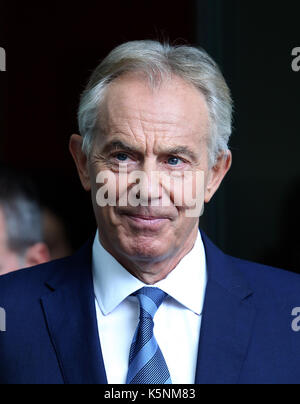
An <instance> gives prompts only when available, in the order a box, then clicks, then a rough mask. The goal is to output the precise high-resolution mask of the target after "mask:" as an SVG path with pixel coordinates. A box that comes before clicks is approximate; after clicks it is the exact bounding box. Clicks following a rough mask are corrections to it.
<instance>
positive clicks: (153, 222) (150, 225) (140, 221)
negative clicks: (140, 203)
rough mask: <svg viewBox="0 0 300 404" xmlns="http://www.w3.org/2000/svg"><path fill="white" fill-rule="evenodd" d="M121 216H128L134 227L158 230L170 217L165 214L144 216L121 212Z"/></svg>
mask: <svg viewBox="0 0 300 404" xmlns="http://www.w3.org/2000/svg"><path fill="white" fill-rule="evenodd" d="M122 216H125V217H126V218H128V219H129V221H130V223H131V224H132V225H133V226H134V227H136V228H139V229H145V230H146V229H150V230H159V229H160V228H161V227H162V226H163V225H165V224H166V223H167V222H169V221H170V219H169V218H168V217H165V216H160V217H158V216H145V215H135V214H131V213H123V214H122Z"/></svg>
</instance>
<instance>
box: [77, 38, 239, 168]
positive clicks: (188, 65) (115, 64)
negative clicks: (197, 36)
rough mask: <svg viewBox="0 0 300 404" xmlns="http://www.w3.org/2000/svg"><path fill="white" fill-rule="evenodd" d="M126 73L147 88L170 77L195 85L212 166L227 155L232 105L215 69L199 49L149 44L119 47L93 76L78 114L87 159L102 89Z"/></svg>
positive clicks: (81, 101)
mask: <svg viewBox="0 0 300 404" xmlns="http://www.w3.org/2000/svg"><path fill="white" fill-rule="evenodd" d="M128 72H141V73H144V74H145V75H146V77H147V78H148V79H149V83H150V85H151V86H155V85H157V83H158V82H161V81H162V80H164V79H166V78H170V77H171V75H172V74H174V75H177V76H179V77H180V78H182V79H183V80H185V81H186V82H188V83H191V84H192V85H194V86H195V87H196V88H197V89H198V90H199V91H200V92H201V93H202V94H203V95H204V96H205V99H206V102H207V106H208V109H209V113H210V136H209V139H208V153H209V161H210V163H211V165H214V164H215V162H216V160H217V157H218V156H219V155H220V153H221V152H226V151H228V142H229V138H230V135H231V132H232V111H233V102H232V99H231V94H230V90H229V88H228V86H227V84H226V82H225V79H224V77H223V75H222V73H221V71H220V69H219V67H218V65H217V64H216V63H215V62H214V60H213V59H212V58H211V57H210V56H209V55H208V54H207V53H206V52H205V51H204V50H203V49H198V48H195V47H192V46H186V45H178V46H171V45H169V44H167V43H164V44H162V43H160V42H157V41H150V40H148V41H133V42H127V43H124V44H122V45H120V46H118V47H117V48H115V49H113V50H112V51H111V52H110V54H109V55H108V56H107V57H106V58H105V59H104V60H103V61H102V62H101V63H100V64H99V65H98V66H97V68H96V69H95V70H94V72H93V73H92V75H91V77H90V79H89V81H88V84H87V86H86V88H85V90H84V92H83V93H82V95H81V99H80V105H79V110H78V125H79V131H80V134H81V135H82V137H83V151H84V152H85V153H86V155H87V156H89V155H90V152H91V150H92V147H93V140H94V137H95V133H96V131H97V129H98V128H97V124H98V119H99V108H100V106H101V102H102V100H103V98H104V94H105V92H106V89H107V88H108V85H109V84H110V83H111V82H112V81H113V80H115V79H116V78H118V77H120V76H121V75H122V74H124V73H128Z"/></svg>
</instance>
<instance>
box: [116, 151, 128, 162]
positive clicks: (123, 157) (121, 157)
mask: <svg viewBox="0 0 300 404" xmlns="http://www.w3.org/2000/svg"><path fill="white" fill-rule="evenodd" d="M115 157H116V159H117V160H119V161H126V160H127V159H128V156H127V154H125V153H118V154H116V155H115Z"/></svg>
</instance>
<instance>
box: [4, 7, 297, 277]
mask: <svg viewBox="0 0 300 404" xmlns="http://www.w3.org/2000/svg"><path fill="white" fill-rule="evenodd" d="M299 17H300V5H299V1H291V0H287V1H286V2H273V1H263V2H262V1H250V0H244V1H239V0H189V1H180V2H179V1H174V0H173V1H166V0H165V1H156V0H152V1H143V0H139V1H136V0H126V1H111V2H110V3H107V2H102V1H98V2H91V1H87V2H84V3H81V2H80V3H79V4H78V5H76V3H72V4H71V3H69V4H68V3H67V4H66V3H65V2H61V3H60V4H59V3H54V2H51V3H50V2H49V5H47V3H42V2H40V3H36V4H34V3H30V2H24V3H21V2H20V4H16V3H15V4H14V3H12V2H10V3H8V2H3V1H2V2H1V3H0V29H1V32H0V46H1V47H4V48H5V49H6V52H7V71H6V72H0V108H1V109H0V131H1V132H0V133H1V135H0V160H1V162H2V163H5V164H9V165H10V166H12V167H14V168H16V169H18V170H20V171H22V172H23V173H27V174H28V175H30V176H31V177H32V178H33V179H34V180H35V182H36V184H37V186H38V188H39V191H40V195H41V199H42V200H43V201H44V202H45V203H46V204H48V205H50V206H51V207H52V208H53V209H54V210H55V211H56V212H57V213H58V214H59V215H60V216H61V217H62V218H63V219H64V221H65V223H66V226H67V229H68V234H69V237H70V239H71V241H72V245H73V247H74V248H78V247H79V245H80V244H82V243H83V242H84V241H85V239H86V238H87V237H88V236H89V235H90V234H91V231H93V230H94V228H95V224H94V219H93V213H92V210H91V203H90V200H89V195H86V194H85V193H84V191H83V190H81V186H80V184H79V180H78V179H77V175H76V173H75V167H74V164H73V162H72V160H71V157H70V155H69V152H68V140H69V136H70V135H71V134H72V133H74V132H77V122H76V111H77V106H78V101H79V95H80V93H81V91H82V90H83V88H84V85H85V83H86V81H87V78H88V76H89V74H90V72H91V71H92V70H93V69H94V68H95V67H96V65H97V64H98V62H99V61H100V59H102V58H103V57H104V56H106V54H107V53H108V52H109V51H110V50H111V49H112V48H113V47H114V46H116V45H118V44H120V43H122V42H125V41H129V40H134V39H145V38H146V39H169V40H170V41H171V42H172V43H188V44H192V45H200V46H202V47H204V48H205V49H206V50H207V51H208V52H209V53H210V54H211V55H212V56H213V57H214V58H215V59H216V60H217V61H218V63H219V64H220V65H221V67H222V70H223V72H224V75H225V78H226V79H227V81H228V83H229V85H230V87H231V89H232V93H233V98H234V101H235V123H234V127H235V129H234V134H233V136H232V140H231V150H232V152H233V166H232V169H231V172H230V174H229V175H228V176H227V178H226V179H225V181H224V184H223V185H222V187H221V189H220V191H219V192H218V194H217V195H216V197H215V198H214V200H213V202H212V203H211V204H210V206H208V207H207V209H206V211H205V216H204V218H203V227H204V228H205V230H206V231H207V233H208V234H209V236H210V237H211V238H212V239H213V241H214V242H215V243H216V244H217V245H219V246H220V247H221V248H222V249H223V250H224V251H225V252H227V253H229V254H233V255H235V256H238V257H241V258H245V259H250V260H254V261H258V262H262V263H265V264H269V265H274V266H279V267H283V268H286V269H290V270H293V271H296V272H300V252H299V251H300V249H299V245H300V237H299V229H298V227H299V222H300V221H299V210H298V207H299V196H300V162H299V150H300V136H299V115H300V113H299V111H300V108H299V106H300V102H299V97H300V72H299V73H295V72H293V71H292V68H291V63H292V56H291V52H292V49H293V48H295V47H299V46H300V30H299Z"/></svg>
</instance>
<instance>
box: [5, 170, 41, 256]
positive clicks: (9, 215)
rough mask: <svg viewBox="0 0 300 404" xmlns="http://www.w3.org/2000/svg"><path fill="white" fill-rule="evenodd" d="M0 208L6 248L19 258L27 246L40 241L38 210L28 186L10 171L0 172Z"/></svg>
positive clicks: (38, 207) (33, 194) (37, 204)
mask: <svg viewBox="0 0 300 404" xmlns="http://www.w3.org/2000/svg"><path fill="white" fill-rule="evenodd" d="M0 209H1V210H2V212H3V215H4V219H5V227H6V240H7V248H9V249H10V250H11V251H14V252H15V253H17V254H18V256H19V257H20V258H22V257H23V256H24V255H25V253H26V250H27V249H28V248H29V247H31V246H33V245H34V244H36V243H39V242H41V241H42V240H43V229H42V220H41V219H42V218H41V208H40V205H39V203H38V201H37V199H36V197H35V193H34V191H33V190H32V188H31V184H30V183H28V182H25V180H23V179H22V178H20V177H19V176H16V175H15V174H13V173H12V172H8V173H7V172H2V173H1V175H0Z"/></svg>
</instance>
